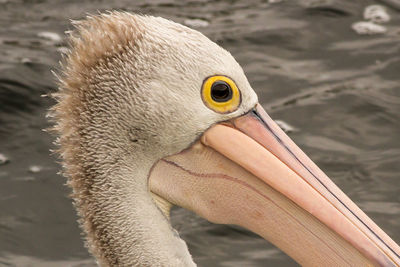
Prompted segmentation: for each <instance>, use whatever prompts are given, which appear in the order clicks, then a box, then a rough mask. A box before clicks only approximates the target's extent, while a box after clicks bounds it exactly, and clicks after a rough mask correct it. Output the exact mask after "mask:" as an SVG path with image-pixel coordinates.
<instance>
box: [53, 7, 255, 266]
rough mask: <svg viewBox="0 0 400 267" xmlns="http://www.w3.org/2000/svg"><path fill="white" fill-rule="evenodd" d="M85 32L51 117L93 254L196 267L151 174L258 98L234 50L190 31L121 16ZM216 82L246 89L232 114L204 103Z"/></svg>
mask: <svg viewBox="0 0 400 267" xmlns="http://www.w3.org/2000/svg"><path fill="white" fill-rule="evenodd" d="M75 27H76V30H75V31H73V32H72V33H70V46H71V49H70V53H69V54H68V55H67V56H66V58H65V60H64V63H63V66H62V73H61V74H60V78H59V79H60V83H59V88H60V90H59V92H57V93H55V94H54V97H55V99H56V100H57V104H56V105H55V106H54V107H53V108H52V110H51V116H53V117H54V121H55V122H56V125H55V127H54V130H55V131H56V132H57V133H58V135H59V138H58V141H57V142H58V144H59V146H60V149H59V153H60V155H61V159H62V165H63V169H64V174H65V176H66V177H67V178H68V185H69V186H70V187H71V188H72V190H73V193H72V198H73V199H74V202H75V207H76V209H77V211H78V214H79V216H80V218H81V220H80V225H81V226H82V228H83V230H84V232H85V233H86V237H87V244H88V248H89V250H90V251H91V253H93V255H94V256H95V257H96V259H97V260H98V262H99V264H100V265H103V266H109V265H112V266H190V265H194V263H193V261H192V259H191V256H190V254H189V253H188V251H187V247H186V244H185V243H184V242H183V241H182V240H181V239H180V238H179V237H178V235H177V234H176V232H175V231H174V230H173V229H172V228H171V226H170V224H169V222H168V220H167V219H166V218H165V217H164V215H163V214H162V213H161V211H160V210H159V209H158V208H157V206H156V205H155V203H154V201H153V199H152V198H151V195H150V192H149V190H148V187H147V178H148V174H149V171H150V168H151V166H152V165H153V164H154V163H155V162H157V160H159V159H161V158H163V157H165V156H167V155H171V154H175V153H177V152H179V151H181V150H183V149H185V148H187V147H188V146H189V145H190V144H191V143H193V142H194V141H195V140H196V139H197V138H198V137H199V136H200V135H201V134H202V133H203V132H204V131H205V130H206V129H207V128H208V127H210V126H211V125H212V124H213V123H215V122H218V121H222V120H226V119H229V118H231V117H234V116H237V115H238V114H241V113H243V112H245V111H246V110H248V109H249V108H250V107H251V106H252V105H254V103H256V101H257V97H256V95H255V94H254V92H253V91H252V90H251V88H250V85H249V84H248V82H247V80H246V78H245V76H244V74H243V71H242V69H241V68H240V66H239V65H238V64H237V62H236V61H235V60H234V59H233V57H232V56H231V55H230V54H229V53H228V52H226V51H225V50H223V49H222V48H220V47H219V46H218V45H216V44H215V43H213V42H211V41H210V40H209V39H207V38H206V37H205V36H204V35H202V34H201V33H199V32H197V31H194V30H191V29H189V28H187V27H185V26H182V25H180V24H176V23H173V22H171V21H168V20H165V19H162V18H156V17H149V16H138V15H132V14H129V13H121V12H112V13H108V14H102V15H99V16H93V17H88V18H87V19H86V20H84V21H81V22H75ZM215 74H224V75H227V76H229V77H234V79H235V82H236V83H237V85H238V87H239V88H241V89H242V105H241V107H240V108H239V109H238V110H237V111H235V112H233V113H231V114H226V115H221V114H217V113H215V112H212V111H211V110H209V109H208V108H207V107H205V105H204V104H203V103H202V100H201V97H200V89H201V85H202V82H203V80H204V79H205V78H206V77H208V76H210V75H215ZM245 90H248V93H246V94H243V92H244V91H245Z"/></svg>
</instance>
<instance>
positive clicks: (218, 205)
mask: <svg viewBox="0 0 400 267" xmlns="http://www.w3.org/2000/svg"><path fill="white" fill-rule="evenodd" d="M150 189H151V191H152V192H153V193H155V194H157V195H158V196H160V197H162V198H164V199H166V200H168V201H169V202H171V203H173V204H176V205H180V206H183V207H185V208H188V209H191V210H193V211H195V212H197V213H198V214H200V215H201V216H203V217H205V218H206V219H208V220H210V221H213V222H216V223H229V224H237V225H240V226H243V227H245V228H247V229H249V230H251V231H253V232H255V233H257V234H259V235H261V236H262V237H264V238H265V239H268V240H269V241H271V242H272V243H274V244H275V245H276V246H278V247H280V248H281V249H282V250H283V251H285V252H286V253H287V254H289V255H290V256H291V257H292V258H294V259H295V260H296V261H297V262H299V263H300V264H302V265H314V266H343V265H352V266H368V265H369V266H371V265H374V266H400V248H399V246H398V245H397V244H396V243H395V242H394V241H393V240H392V239H390V237H389V236H387V235H386V234H385V233H384V232H383V231H382V230H381V229H380V228H379V227H378V226H377V225H376V224H375V223H374V222H373V221H372V220H371V219H370V218H369V217H368V216H367V215H366V214H365V213H364V212H362V211H361V210H360V209H359V208H358V207H357V205H356V204H354V203H353V202H352V201H351V200H350V199H349V198H348V197H347V196H346V195H345V194H344V193H343V192H342V191H341V190H340V189H339V188H338V187H337V186H336V185H335V184H334V183H333V182H332V181H331V180H330V179H329V178H328V177H327V176H326V175H325V174H324V173H323V172H322V171H321V170H320V169H319V168H318V167H317V166H316V165H315V164H314V163H313V162H312V161H311V160H310V158H308V157H307V156H306V155H305V154H304V152H303V151H301V149H300V148H299V147H297V146H296V144H295V143H294V142H293V141H292V140H291V139H290V138H289V137H288V136H287V135H286V134H285V133H284V132H283V131H282V130H281V129H280V128H279V126H278V125H277V124H276V123H275V122H274V121H273V120H272V119H271V118H270V117H269V116H268V114H267V113H266V112H265V111H264V109H263V108H262V107H261V106H260V105H257V106H256V107H255V108H254V109H253V110H251V111H250V112H248V113H247V114H245V115H243V116H240V117H238V118H235V119H232V120H231V121H229V122H226V123H222V124H217V125H214V126H213V127H211V128H210V129H209V130H207V131H206V132H205V133H204V134H203V136H202V137H201V140H200V142H197V143H196V144H195V145H193V146H192V147H191V148H189V149H187V150H185V151H183V152H181V153H179V154H177V155H173V156H170V157H168V158H165V159H163V160H161V161H160V162H159V163H158V164H157V165H156V166H155V167H154V168H153V171H152V173H151V176H150Z"/></svg>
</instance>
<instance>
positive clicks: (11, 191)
mask: <svg viewBox="0 0 400 267" xmlns="http://www.w3.org/2000/svg"><path fill="white" fill-rule="evenodd" d="M396 2H397V1H396V0H388V1H386V2H384V1H381V2H377V1H373V0H352V1H348V0H336V1H335V0H284V1H277V0H275V1H271V0H270V1H266V0H264V1H262V0H248V1H244V0H243V1H235V0H230V1H207V0H191V1H178V0H176V1H171V0H152V1H128V0H121V1H108V0H85V1H82V0H79V1H77V0H73V1H66V0H64V1H61V0H52V1H50V0H36V1H35V0H0V25H1V26H0V266H3V265H4V266H94V265H95V263H94V260H93V259H92V258H91V257H90V255H89V254H88V252H87V251H86V249H85V248H84V246H83V242H82V236H81V234H80V230H79V228H78V225H77V223H76V220H77V218H76V215H75V211H74V210H73V207H72V205H71V200H70V199H69V198H68V192H69V190H68V188H66V186H64V184H65V179H64V178H63V177H61V176H59V175H57V172H58V170H59V165H58V164H57V163H56V162H55V160H56V159H55V157H54V156H52V155H50V153H49V149H50V148H54V147H53V146H52V140H53V137H52V136H50V135H49V134H47V133H44V132H43V131H42V129H44V128H46V127H48V126H49V123H48V122H47V120H46V118H45V114H46V110H47V109H48V107H49V106H50V105H52V104H53V102H52V100H51V99H49V98H43V97H41V95H43V94H47V93H49V92H52V91H54V90H55V89H56V83H55V79H54V77H53V75H52V74H51V72H50V70H55V71H57V69H58V61H59V60H60V58H61V56H60V54H61V53H62V52H63V51H65V49H66V48H65V47H66V46H67V43H66V40H65V35H64V31H66V30H68V29H71V24H70V19H81V18H83V17H84V16H85V15H86V14H87V13H92V14H93V13H94V14H96V13H97V12H99V11H105V10H112V9H117V10H126V11H130V12H137V13H143V14H152V15H157V16H163V17H166V18H170V19H172V20H174V21H176V22H180V23H184V24H186V25H188V26H190V27H193V28H196V29H197V30H199V31H201V32H203V33H204V34H205V35H207V36H208V37H209V38H211V39H212V40H214V41H216V42H217V43H219V44H220V45H222V46H223V47H224V48H226V49H227V50H229V51H230V52H231V53H232V54H233V55H234V56H235V57H236V59H237V60H238V62H239V63H240V64H241V65H242V66H243V68H244V70H245V72H246V74H247V76H248V78H249V81H250V83H251V84H252V86H253V88H254V89H255V90H256V91H257V93H258V94H259V97H260V102H261V103H262V104H263V106H264V107H265V108H266V109H267V111H269V113H270V115H271V116H272V117H273V118H274V119H278V120H280V121H282V123H283V126H285V123H286V124H287V125H286V126H285V127H286V128H287V127H290V126H292V129H291V131H290V132H289V135H290V136H291V137H292V138H293V139H294V140H295V142H296V143H297V144H298V145H299V146H300V147H302V148H303V149H304V150H305V152H306V153H307V154H308V155H309V156H310V157H311V158H312V159H313V160H314V161H315V162H316V163H317V165H319V166H320V167H321V168H322V169H323V170H324V171H325V172H326V173H327V174H328V175H329V176H330V177H331V178H332V179H333V180H334V181H335V182H336V183H337V184H338V185H339V187H340V188H342V189H343V191H344V192H346V193H347V194H348V195H349V196H350V198H352V199H353V200H354V201H355V202H356V203H357V204H358V205H360V206H361V208H362V209H364V210H365V211H366V212H367V214H368V215H370V216H371V217H372V218H373V219H374V220H375V221H376V222H377V224H378V225H380V226H381V227H382V228H383V229H384V230H385V231H386V232H387V233H388V234H389V235H390V236H392V238H393V239H394V240H395V241H397V242H398V243H399V242H400V174H399V173H400V12H399V11H398V10H396V8H399V6H400V5H397V6H396ZM397 3H398V2H397ZM372 4H382V5H383V6H385V7H386V10H387V12H388V15H389V16H390V18H391V19H390V21H388V22H386V23H385V24H382V26H383V27H384V29H385V31H383V32H381V33H380V34H372V35H360V34H357V33H356V32H355V31H354V30H353V29H352V25H353V23H355V22H358V21H363V20H364V18H363V12H364V9H365V8H366V7H367V6H369V5H372ZM387 4H390V5H387ZM6 161H7V162H6ZM172 220H173V223H174V226H175V227H176V228H177V229H178V231H179V232H180V234H181V236H182V238H183V239H185V240H186V241H187V243H188V246H189V249H190V251H191V253H192V254H193V257H194V260H195V262H197V263H198V264H199V266H296V264H295V263H294V262H293V261H292V260H291V259H290V258H289V257H287V256H286V255H285V254H283V253H282V252H280V251H279V250H278V249H276V248H274V247H273V246H272V245H270V244H269V243H267V242H266V241H264V240H262V239H261V238H259V237H257V236H256V235H254V234H252V233H249V232H248V231H245V230H243V229H240V228H238V227H234V226H221V225H214V224H210V223H208V222H206V221H204V220H203V219H201V218H199V217H197V216H196V215H194V214H192V213H190V212H188V211H185V210H183V209H178V208H176V209H174V210H173V214H172Z"/></svg>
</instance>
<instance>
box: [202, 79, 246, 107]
mask: <svg viewBox="0 0 400 267" xmlns="http://www.w3.org/2000/svg"><path fill="white" fill-rule="evenodd" d="M201 97H202V99H203V102H204V104H206V106H207V107H208V108H210V109H212V110H214V111H215V112H218V113H229V112H232V111H235V110H236V109H237V108H238V107H239V105H240V101H241V96H240V91H239V89H238V88H237V86H236V84H235V82H234V81H232V80H231V79H230V78H228V77H226V76H222V75H216V76H211V77H208V78H207V79H205V80H204V83H203V88H202V90H201Z"/></svg>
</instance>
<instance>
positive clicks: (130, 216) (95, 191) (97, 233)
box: [70, 152, 195, 266]
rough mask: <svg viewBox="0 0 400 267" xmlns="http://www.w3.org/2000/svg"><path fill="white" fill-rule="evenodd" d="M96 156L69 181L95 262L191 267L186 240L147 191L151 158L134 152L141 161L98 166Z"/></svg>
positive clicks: (105, 264)
mask: <svg viewBox="0 0 400 267" xmlns="http://www.w3.org/2000/svg"><path fill="white" fill-rule="evenodd" d="M99 153H100V154H101V152H99ZM120 155H121V154H120ZM115 156H116V155H109V156H108V157H115ZM95 157H96V158H93V159H92V160H90V161H91V162H92V164H90V166H83V168H84V169H85V170H84V171H83V174H84V176H83V177H72V178H71V183H70V184H71V185H72V187H73V189H74V198H75V201H76V206H77V209H78V212H79V213H80V216H81V218H82V219H81V225H82V226H83V228H84V230H85V232H86V234H87V243H88V247H89V248H90V250H91V252H92V253H93V254H94V255H95V257H96V258H97V260H98V262H99V264H100V265H102V266H103V265H104V266H194V265H195V264H194V263H193V261H192V258H191V255H190V254H189V251H188V249H187V246H186V243H185V242H184V241H183V240H182V239H180V238H179V236H178V234H177V233H176V231H175V230H174V229H173V228H172V227H171V225H170V223H169V221H168V219H167V218H166V216H165V215H164V214H163V213H162V212H161V211H160V209H159V208H158V207H157V205H156V204H155V202H154V200H153V199H152V197H151V194H150V192H149V190H148V186H147V178H148V173H149V171H150V169H151V166H152V165H153V164H152V162H155V161H150V160H144V159H145V158H146V157H144V156H143V157H140V156H138V155H137V154H136V158H137V159H142V160H133V159H130V160H129V159H122V160H118V161H115V162H113V163H110V162H109V161H106V160H105V159H106V158H104V159H103V160H104V164H98V163H96V162H101V160H100V159H101V158H99V156H98V155H96V156H95ZM86 159H90V156H87V157H86Z"/></svg>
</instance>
